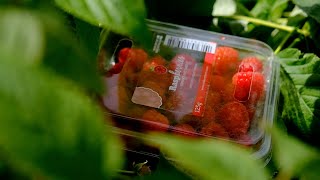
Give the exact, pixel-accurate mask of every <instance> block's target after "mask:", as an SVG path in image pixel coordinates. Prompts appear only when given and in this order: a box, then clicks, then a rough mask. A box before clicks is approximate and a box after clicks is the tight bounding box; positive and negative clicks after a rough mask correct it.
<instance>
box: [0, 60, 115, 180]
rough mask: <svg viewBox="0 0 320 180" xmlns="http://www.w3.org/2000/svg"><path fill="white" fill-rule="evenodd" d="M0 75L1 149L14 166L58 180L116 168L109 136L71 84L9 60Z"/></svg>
mask: <svg viewBox="0 0 320 180" xmlns="http://www.w3.org/2000/svg"><path fill="white" fill-rule="evenodd" d="M0 56H1V55H0ZM1 59H2V57H1ZM0 76H1V77H6V78H1V79H0V124H1V125H0V147H1V148H2V149H3V152H5V154H6V157H7V158H8V159H9V160H10V162H11V163H12V164H14V165H15V167H17V168H18V169H20V170H23V171H24V172H27V173H28V174H30V173H31V174H33V173H35V172H36V173H40V175H41V174H42V175H45V176H50V177H51V178H57V179H103V178H108V177H110V176H111V175H112V174H113V173H114V170H115V169H118V168H120V166H119V164H120V162H121V158H120V156H119V152H120V149H118V147H119V146H118V144H117V143H116V141H115V139H114V138H115V136H114V134H111V133H110V130H108V129H107V128H108V127H106V126H105V125H104V123H103V115H102V113H101V111H100V109H99V108H98V107H97V106H96V105H95V104H94V103H93V102H92V101H91V100H90V99H89V98H88V97H86V96H85V95H84V94H83V93H82V92H81V91H80V90H79V89H78V88H76V87H75V86H74V85H73V84H71V83H70V82H68V81H65V80H64V79H61V78H59V77H57V76H56V75H55V74H53V73H50V72H49V73H48V72H47V71H44V69H42V68H41V67H29V68H26V67H25V66H22V65H20V64H17V63H11V62H8V61H2V62H1V65H0ZM106 130H107V131H106Z"/></svg>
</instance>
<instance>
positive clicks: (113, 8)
mask: <svg viewBox="0 0 320 180" xmlns="http://www.w3.org/2000/svg"><path fill="white" fill-rule="evenodd" d="M55 2H56V4H57V5H58V6H60V7H61V8H62V9H64V10H65V11H67V12H69V13H71V14H73V15H75V16H76V17H78V18H80V19H83V20H85V21H87V22H89V23H91V24H93V25H96V26H101V27H103V28H107V29H111V30H112V31H115V32H118V33H121V34H124V35H129V36H132V37H133V38H134V39H136V40H137V41H139V42H140V43H144V44H145V45H150V43H151V36H150V34H149V32H148V31H147V26H146V23H145V6H144V1H143V0H136V1H127V0H103V1H101V0H55Z"/></svg>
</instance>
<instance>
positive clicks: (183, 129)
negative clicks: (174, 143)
mask: <svg viewBox="0 0 320 180" xmlns="http://www.w3.org/2000/svg"><path fill="white" fill-rule="evenodd" d="M173 132H174V133H175V134H177V135H183V136H187V137H196V136H197V135H196V130H194V128H193V127H192V126H190V125H189V124H177V125H175V126H174V130H173Z"/></svg>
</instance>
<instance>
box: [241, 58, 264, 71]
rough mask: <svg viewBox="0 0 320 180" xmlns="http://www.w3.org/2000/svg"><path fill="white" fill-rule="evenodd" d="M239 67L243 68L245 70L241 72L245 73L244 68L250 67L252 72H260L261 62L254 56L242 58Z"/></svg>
mask: <svg viewBox="0 0 320 180" xmlns="http://www.w3.org/2000/svg"><path fill="white" fill-rule="evenodd" d="M240 66H244V68H245V69H244V70H243V72H247V71H248V70H247V69H246V68H248V67H250V66H251V67H252V68H253V72H261V71H262V69H263V64H262V62H261V60H260V59H258V58H257V57H254V56H249V57H246V58H244V59H243V60H242V61H241V64H240Z"/></svg>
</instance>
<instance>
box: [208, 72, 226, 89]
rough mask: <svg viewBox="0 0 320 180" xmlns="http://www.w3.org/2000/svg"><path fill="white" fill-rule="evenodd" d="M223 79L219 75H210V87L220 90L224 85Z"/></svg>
mask: <svg viewBox="0 0 320 180" xmlns="http://www.w3.org/2000/svg"><path fill="white" fill-rule="evenodd" d="M225 81H226V80H225V79H224V77H222V76H219V75H212V76H211V79H210V89H212V90H213V91H217V92H221V91H223V89H224V86H225Z"/></svg>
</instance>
